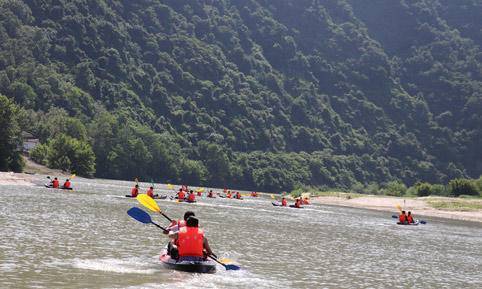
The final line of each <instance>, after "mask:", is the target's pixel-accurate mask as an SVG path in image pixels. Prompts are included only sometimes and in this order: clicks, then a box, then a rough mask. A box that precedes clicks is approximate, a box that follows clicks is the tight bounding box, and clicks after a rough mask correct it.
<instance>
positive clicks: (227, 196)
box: [226, 191, 232, 199]
mask: <svg viewBox="0 0 482 289" xmlns="http://www.w3.org/2000/svg"><path fill="white" fill-rule="evenodd" d="M231 197H232V196H231V191H228V193H227V194H226V198H228V199H231Z"/></svg>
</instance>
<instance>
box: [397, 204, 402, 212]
mask: <svg viewBox="0 0 482 289" xmlns="http://www.w3.org/2000/svg"><path fill="white" fill-rule="evenodd" d="M395 207H397V209H398V210H399V211H400V212H401V211H402V207H401V206H400V205H399V204H397V205H396V206H395Z"/></svg>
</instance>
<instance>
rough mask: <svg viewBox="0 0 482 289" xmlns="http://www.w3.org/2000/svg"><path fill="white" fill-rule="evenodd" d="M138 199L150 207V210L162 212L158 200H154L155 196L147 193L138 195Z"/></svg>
mask: <svg viewBox="0 0 482 289" xmlns="http://www.w3.org/2000/svg"><path fill="white" fill-rule="evenodd" d="M136 200H137V201H138V202H139V203H141V204H142V205H143V206H144V207H146V208H148V209H149V210H151V211H153V212H157V213H160V212H161V209H160V208H159V206H158V205H157V203H156V201H154V199H153V198H151V197H149V196H148V195H146V194H140V195H137V198H136Z"/></svg>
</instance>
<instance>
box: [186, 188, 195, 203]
mask: <svg viewBox="0 0 482 289" xmlns="http://www.w3.org/2000/svg"><path fill="white" fill-rule="evenodd" d="M187 201H188V202H189V203H194V202H195V201H196V195H195V194H194V192H193V191H192V190H191V191H190V192H189V195H187Z"/></svg>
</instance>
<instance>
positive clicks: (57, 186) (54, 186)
mask: <svg viewBox="0 0 482 289" xmlns="http://www.w3.org/2000/svg"><path fill="white" fill-rule="evenodd" d="M52 188H54V189H58V188H59V179H57V178H54V179H53V181H52Z"/></svg>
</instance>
